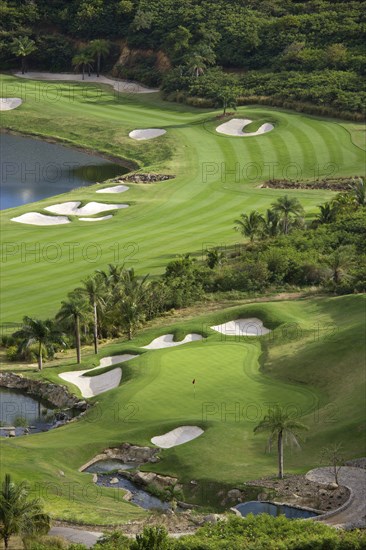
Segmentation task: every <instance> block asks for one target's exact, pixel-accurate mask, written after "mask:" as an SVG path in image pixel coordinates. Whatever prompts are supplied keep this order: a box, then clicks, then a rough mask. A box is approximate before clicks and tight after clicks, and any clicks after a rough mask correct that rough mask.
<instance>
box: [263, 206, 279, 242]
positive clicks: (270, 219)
mask: <svg viewBox="0 0 366 550" xmlns="http://www.w3.org/2000/svg"><path fill="white" fill-rule="evenodd" d="M279 222H280V217H279V215H278V213H277V212H274V210H271V209H270V208H268V209H267V212H266V215H265V217H264V224H263V236H265V237H276V235H278V233H279Z"/></svg>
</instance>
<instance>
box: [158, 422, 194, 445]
mask: <svg viewBox="0 0 366 550" xmlns="http://www.w3.org/2000/svg"><path fill="white" fill-rule="evenodd" d="M203 433H204V432H203V430H202V429H201V428H199V427H198V426H179V427H178V428H175V429H174V430H171V431H170V432H167V433H166V434H163V435H158V436H156V437H152V438H151V443H154V445H156V446H157V447H161V448H162V449H170V448H171V447H177V446H178V445H183V443H188V441H192V440H193V439H196V438H197V437H199V436H200V435H202V434H203Z"/></svg>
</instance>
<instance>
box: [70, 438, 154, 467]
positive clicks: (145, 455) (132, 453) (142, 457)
mask: <svg viewBox="0 0 366 550" xmlns="http://www.w3.org/2000/svg"><path fill="white" fill-rule="evenodd" d="M159 451H160V449H156V448H154V449H153V448H151V447H139V446H138V445H130V444H129V443H122V445H120V447H114V448H111V449H105V450H104V451H103V452H102V453H100V454H99V455H97V456H95V457H94V458H92V459H91V460H89V462H87V463H86V464H84V465H83V466H81V468H79V471H80V472H83V471H84V470H85V469H86V468H89V466H91V465H92V464H94V463H95V462H99V461H100V460H120V461H121V462H124V463H128V464H131V463H135V464H136V466H138V465H140V464H146V463H147V462H152V463H154V462H158V461H159V457H158V456H157V454H158V452H159Z"/></svg>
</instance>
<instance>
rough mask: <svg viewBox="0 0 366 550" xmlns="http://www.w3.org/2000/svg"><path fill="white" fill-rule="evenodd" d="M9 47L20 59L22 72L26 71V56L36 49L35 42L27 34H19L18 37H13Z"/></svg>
mask: <svg viewBox="0 0 366 550" xmlns="http://www.w3.org/2000/svg"><path fill="white" fill-rule="evenodd" d="M10 47H11V51H12V53H13V54H14V55H16V56H17V57H20V58H21V60H22V74H24V73H26V72H27V57H28V56H29V55H30V54H31V53H33V52H34V51H35V50H36V49H37V46H36V43H35V42H34V40H32V39H31V38H29V37H28V36H19V37H18V38H13V42H12V43H11V46H10Z"/></svg>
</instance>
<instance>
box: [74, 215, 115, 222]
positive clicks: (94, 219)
mask: <svg viewBox="0 0 366 550" xmlns="http://www.w3.org/2000/svg"><path fill="white" fill-rule="evenodd" d="M111 218H113V216H112V214H109V215H108V216H102V217H101V218H79V220H80V221H81V222H101V221H103V220H110V219H111Z"/></svg>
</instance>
